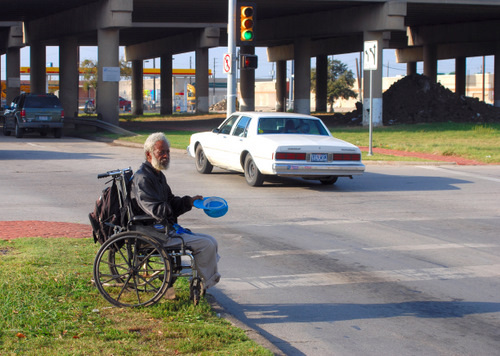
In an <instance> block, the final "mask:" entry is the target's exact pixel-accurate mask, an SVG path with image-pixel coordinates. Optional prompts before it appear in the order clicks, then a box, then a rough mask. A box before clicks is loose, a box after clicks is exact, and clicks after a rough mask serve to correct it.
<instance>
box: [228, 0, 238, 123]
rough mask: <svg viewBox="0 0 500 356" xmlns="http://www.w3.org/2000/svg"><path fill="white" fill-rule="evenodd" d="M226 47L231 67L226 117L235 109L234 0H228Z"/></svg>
mask: <svg viewBox="0 0 500 356" xmlns="http://www.w3.org/2000/svg"><path fill="white" fill-rule="evenodd" d="M227 47H228V48H227V49H228V53H229V54H230V55H231V64H230V65H231V68H230V71H229V73H228V74H227V109H226V110H227V114H226V115H227V117H229V116H231V114H232V113H234V112H235V111H236V71H237V69H236V59H237V57H236V0H228V19H227Z"/></svg>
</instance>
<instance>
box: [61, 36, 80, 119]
mask: <svg viewBox="0 0 500 356" xmlns="http://www.w3.org/2000/svg"><path fill="white" fill-rule="evenodd" d="M79 59H80V54H79V47H78V40H77V38H76V37H65V38H63V39H62V40H61V43H60V46H59V99H60V100H61V104H62V107H63V109H64V115H65V117H77V116H78V92H79V87H78V85H79V79H80V73H79Z"/></svg>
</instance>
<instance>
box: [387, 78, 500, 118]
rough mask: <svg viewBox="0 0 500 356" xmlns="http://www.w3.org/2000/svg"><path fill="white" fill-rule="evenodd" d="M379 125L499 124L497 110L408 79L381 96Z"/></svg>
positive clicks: (423, 80)
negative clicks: (380, 122)
mask: <svg viewBox="0 0 500 356" xmlns="http://www.w3.org/2000/svg"><path fill="white" fill-rule="evenodd" d="M383 110H384V112H383V123H384V125H394V124H415V123H422V122H447V121H451V122H474V123H488V122H500V108H496V107H493V106H491V105H489V104H486V103H484V102H482V101H479V100H478V99H475V98H471V97H465V96H460V95H457V94H455V93H453V92H452V91H451V90H449V89H447V88H445V87H443V86H442V85H441V84H440V83H433V82H432V81H431V80H430V79H429V78H428V77H426V76H423V75H419V74H416V75H410V76H406V77H404V78H403V79H401V80H399V81H397V82H396V83H394V84H393V85H392V86H391V87H390V88H389V89H388V90H387V91H386V92H385V93H384V94H383Z"/></svg>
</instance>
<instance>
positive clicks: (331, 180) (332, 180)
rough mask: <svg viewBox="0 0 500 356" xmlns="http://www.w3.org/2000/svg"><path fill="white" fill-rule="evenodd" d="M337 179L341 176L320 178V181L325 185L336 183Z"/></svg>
mask: <svg viewBox="0 0 500 356" xmlns="http://www.w3.org/2000/svg"><path fill="white" fill-rule="evenodd" d="M337 179H339V177H328V178H325V179H320V180H319V181H320V182H321V184H323V185H332V184H335V182H336V181H337Z"/></svg>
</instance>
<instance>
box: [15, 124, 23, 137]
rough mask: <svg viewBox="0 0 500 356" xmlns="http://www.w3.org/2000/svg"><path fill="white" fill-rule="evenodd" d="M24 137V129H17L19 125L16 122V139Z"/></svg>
mask: <svg viewBox="0 0 500 356" xmlns="http://www.w3.org/2000/svg"><path fill="white" fill-rule="evenodd" d="M23 136H24V129H23V128H21V127H19V124H18V123H17V122H16V137H17V138H22V137H23Z"/></svg>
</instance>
